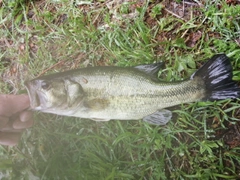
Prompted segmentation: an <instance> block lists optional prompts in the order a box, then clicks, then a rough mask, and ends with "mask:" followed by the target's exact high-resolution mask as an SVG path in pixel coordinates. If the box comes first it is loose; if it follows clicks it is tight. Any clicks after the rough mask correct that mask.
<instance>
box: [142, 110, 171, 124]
mask: <svg viewBox="0 0 240 180" xmlns="http://www.w3.org/2000/svg"><path fill="white" fill-rule="evenodd" d="M171 119H172V112H171V111H169V110H167V109H160V110H158V111H156V112H155V113H153V114H150V115H148V116H145V117H144V118H143V121H145V122H147V123H149V124H154V125H166V124H167V123H168V122H169V121H170V120H171Z"/></svg>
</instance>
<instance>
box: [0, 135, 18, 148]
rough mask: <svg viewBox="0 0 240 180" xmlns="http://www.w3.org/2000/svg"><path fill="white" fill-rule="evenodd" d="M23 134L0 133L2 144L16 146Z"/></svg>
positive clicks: (0, 142)
mask: <svg viewBox="0 0 240 180" xmlns="http://www.w3.org/2000/svg"><path fill="white" fill-rule="evenodd" d="M20 137H21V133H10V132H0V144H2V145H6V146H15V145H17V143H18V141H19V140H20Z"/></svg>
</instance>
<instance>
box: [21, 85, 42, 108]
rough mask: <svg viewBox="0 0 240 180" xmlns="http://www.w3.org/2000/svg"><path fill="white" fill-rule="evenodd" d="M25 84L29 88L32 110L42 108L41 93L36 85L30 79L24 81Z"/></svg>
mask: <svg viewBox="0 0 240 180" xmlns="http://www.w3.org/2000/svg"><path fill="white" fill-rule="evenodd" d="M24 85H25V87H26V89H27V92H28V96H29V99H30V108H31V109H32V110H37V109H40V108H41V101H40V98H39V95H38V93H37V90H36V87H35V86H34V84H32V83H31V82H30V81H26V82H25V83H24Z"/></svg>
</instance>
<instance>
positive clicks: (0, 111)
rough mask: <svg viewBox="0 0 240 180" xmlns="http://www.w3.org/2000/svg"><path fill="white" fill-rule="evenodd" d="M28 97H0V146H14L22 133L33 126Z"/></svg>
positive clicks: (3, 95)
mask: <svg viewBox="0 0 240 180" xmlns="http://www.w3.org/2000/svg"><path fill="white" fill-rule="evenodd" d="M29 103H30V102H29V97H28V95H26V94H22V95H5V94H1V95H0V144H2V145H7V146H14V145H16V144H17V143H18V141H19V139H20V137H21V134H22V132H23V131H24V130H25V129H26V128H29V127H31V126H32V125H33V114H32V112H31V111H28V110H27V108H28V107H29Z"/></svg>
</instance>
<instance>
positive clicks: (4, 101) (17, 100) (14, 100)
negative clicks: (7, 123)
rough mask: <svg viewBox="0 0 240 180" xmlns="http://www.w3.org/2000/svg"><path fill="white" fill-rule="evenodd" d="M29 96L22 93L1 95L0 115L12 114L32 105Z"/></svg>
mask: <svg viewBox="0 0 240 180" xmlns="http://www.w3.org/2000/svg"><path fill="white" fill-rule="evenodd" d="M29 101H30V100H29V97H28V95H26V94H22V95H0V115H4V116H11V115H12V114H15V113H17V112H20V111H22V110H24V109H27V108H28V107H29V106H30V104H29V103H30V102H29Z"/></svg>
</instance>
